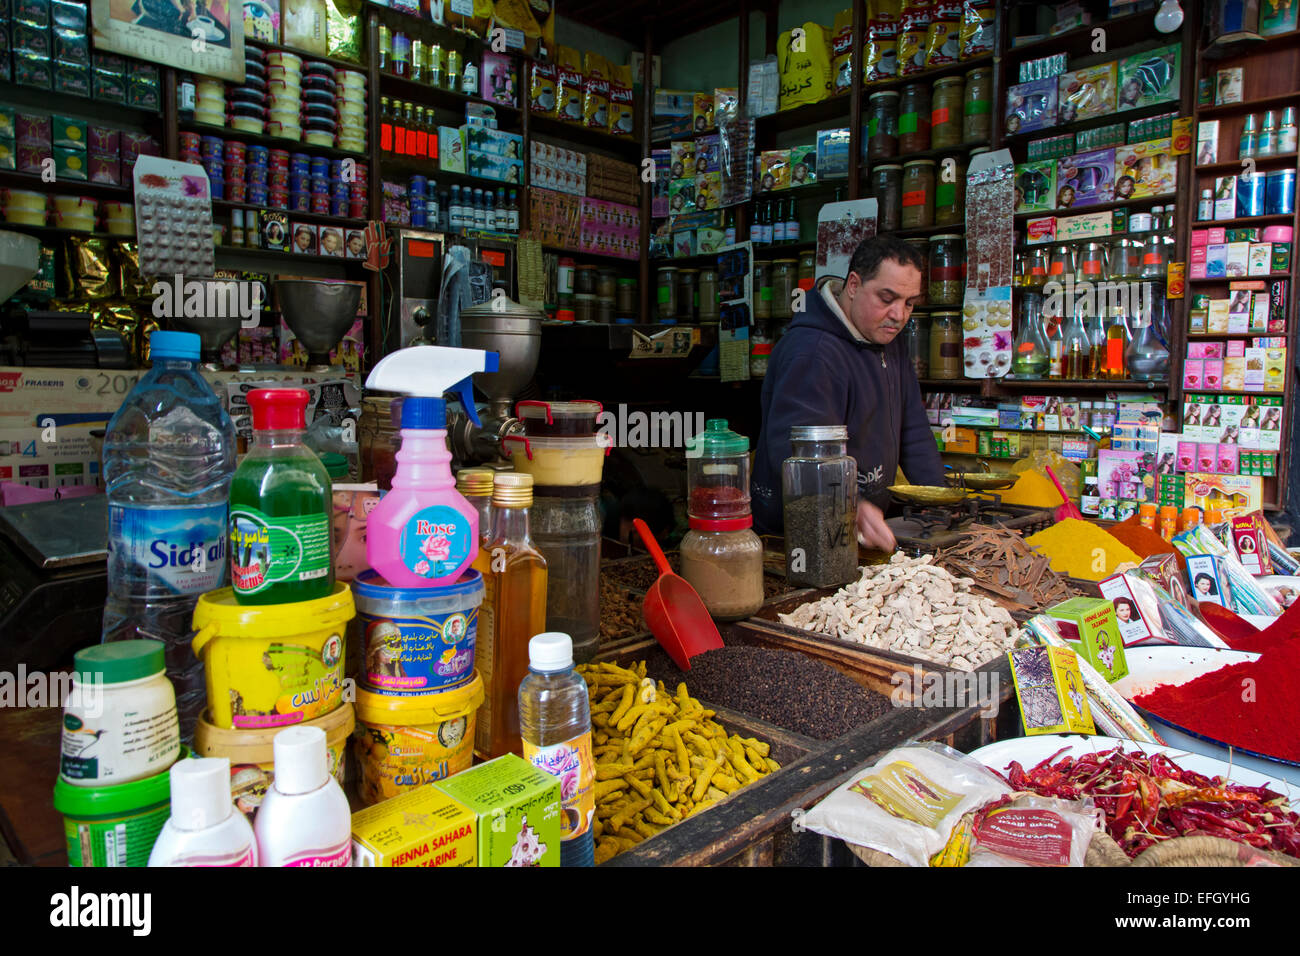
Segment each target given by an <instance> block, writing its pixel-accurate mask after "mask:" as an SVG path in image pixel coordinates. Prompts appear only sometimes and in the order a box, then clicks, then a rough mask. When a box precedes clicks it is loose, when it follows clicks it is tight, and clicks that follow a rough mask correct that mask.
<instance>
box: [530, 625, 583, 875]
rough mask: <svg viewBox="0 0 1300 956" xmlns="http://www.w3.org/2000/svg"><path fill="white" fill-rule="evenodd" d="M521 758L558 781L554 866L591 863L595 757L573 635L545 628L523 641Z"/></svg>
mask: <svg viewBox="0 0 1300 956" xmlns="http://www.w3.org/2000/svg"><path fill="white" fill-rule="evenodd" d="M519 732H520V736H521V737H522V738H523V745H524V759H526V760H527V761H528V762H529V763H531V764H532V765H533V766H534V767H537V768H538V769H539V770H544V771H545V772H546V773H549V774H550V775H551V776H553V777H558V778H559V779H560V780H561V781H563V785H562V790H563V796H562V798H561V802H562V804H563V809H562V810H561V812H562V814H563V816H562V818H561V820H560V840H561V843H560V866H592V865H594V852H595V849H594V847H595V844H594V837H593V833H592V826H593V824H594V822H595V818H596V762H595V758H594V757H593V756H592V753H591V705H590V703H589V701H588V699H587V682H586V681H585V680H583V678H582V676H581V675H580V674H578V672H577V671H575V670H574V669H573V640H572V639H571V638H570V637H569V635H568V634H561V633H559V632H558V631H548V632H546V633H543V634H538V635H537V636H536V637H534V638H533V639H532V640H530V641H529V642H528V676H527V677H525V678H524V679H523V682H522V683H521V684H520V685H519Z"/></svg>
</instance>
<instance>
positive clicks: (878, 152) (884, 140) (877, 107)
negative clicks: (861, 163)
mask: <svg viewBox="0 0 1300 956" xmlns="http://www.w3.org/2000/svg"><path fill="white" fill-rule="evenodd" d="M897 155H898V91H897V90H889V91H886V92H884V93H872V94H871V96H870V98H869V99H868V100H867V159H888V158H889V157H891V156H897Z"/></svg>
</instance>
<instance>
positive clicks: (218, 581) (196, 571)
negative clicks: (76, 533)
mask: <svg viewBox="0 0 1300 956" xmlns="http://www.w3.org/2000/svg"><path fill="white" fill-rule="evenodd" d="M108 551H109V563H110V564H112V563H113V562H114V561H118V560H121V561H124V562H125V563H127V564H135V565H137V566H138V567H140V568H142V569H146V571H147V575H148V578H149V586H150V587H151V588H162V589H164V590H166V591H170V592H171V593H173V594H202V593H203V592H205V591H211V590H212V589H213V588H219V587H221V585H222V584H223V583H224V582H225V579H226V506H225V505H224V504H216V505H201V506H198V507H184V508H170V507H150V508H135V507H131V506H130V505H110V506H109V509H108Z"/></svg>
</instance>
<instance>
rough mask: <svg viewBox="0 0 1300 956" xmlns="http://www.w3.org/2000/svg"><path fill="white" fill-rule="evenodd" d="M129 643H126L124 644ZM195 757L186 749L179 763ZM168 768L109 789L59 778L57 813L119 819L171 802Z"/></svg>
mask: <svg viewBox="0 0 1300 956" xmlns="http://www.w3.org/2000/svg"><path fill="white" fill-rule="evenodd" d="M124 643H125V642H124ZM192 756H194V754H193V753H192V752H191V751H190V748H188V747H185V746H182V747H181V755H180V757H178V758H177V759H178V760H186V759H188V758H190V757H192ZM170 770H171V768H170V767H168V768H167V769H166V770H164V771H162V772H161V773H156V774H154V775H153V776H152V777H145V778H144V779H143V780H132V781H131V782H130V783H118V784H114V785H112V786H107V787H78V786H75V785H74V784H71V783H68V782H67V781H66V780H64V779H63V777H59V778H58V780H56V781H55V784H54V809H55V810H58V811H59V812H60V813H62V814H63V815H64V816H67V817H73V818H74V819H88V818H92V817H105V816H115V815H118V814H124V813H132V812H138V811H141V810H148V809H150V808H151V807H156V806H158V805H159V804H166V803H169V802H170V801H171V778H170V776H169V775H168V774H169V771H170Z"/></svg>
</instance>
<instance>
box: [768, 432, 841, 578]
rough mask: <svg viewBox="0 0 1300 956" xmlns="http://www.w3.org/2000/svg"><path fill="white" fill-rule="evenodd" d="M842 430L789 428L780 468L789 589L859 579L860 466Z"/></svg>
mask: <svg viewBox="0 0 1300 956" xmlns="http://www.w3.org/2000/svg"><path fill="white" fill-rule="evenodd" d="M848 440H849V430H848V428H846V427H845V426H843V425H812V426H796V427H794V428H792V429H790V444H791V455H790V457H789V458H787V459H786V460H785V461H784V462H782V464H781V492H782V500H783V503H784V513H785V577H786V581H788V582H789V583H790V584H797V585H802V586H807V587H815V588H832V587H840V586H842V585H845V584H849V583H851V582H853V581H856V580H857V577H858V537H857V531H856V523H857V512H858V474H857V473H858V465H857V462H855V461H854V460H853V458H852V457H851V456H850V455H849V454H848V452H847V447H848Z"/></svg>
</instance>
